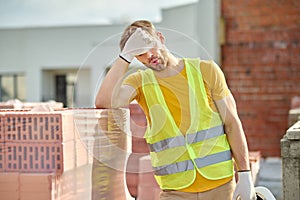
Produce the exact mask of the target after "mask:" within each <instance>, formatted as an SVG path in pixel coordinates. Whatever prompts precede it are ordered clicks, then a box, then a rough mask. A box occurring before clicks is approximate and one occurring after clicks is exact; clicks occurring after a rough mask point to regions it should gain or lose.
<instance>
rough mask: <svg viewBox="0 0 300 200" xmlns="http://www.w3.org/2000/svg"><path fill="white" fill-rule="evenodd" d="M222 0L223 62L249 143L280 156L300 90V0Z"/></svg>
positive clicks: (269, 154) (270, 153)
mask: <svg viewBox="0 0 300 200" xmlns="http://www.w3.org/2000/svg"><path fill="white" fill-rule="evenodd" d="M221 2H222V16H223V18H224V19H225V22H226V42H225V44H224V45H223V46H222V68H223V70H224V73H225V75H226V78H227V81H228V84H229V87H230V88H231V91H232V93H233V95H234V96H235V98H236V101H237V107H238V110H239V114H240V117H241V120H242V122H243V126H244V130H245V132H246V136H247V139H248V144H249V148H250V150H252V151H253V150H260V151H261V153H262V155H263V156H280V139H281V138H282V136H283V135H284V134H285V131H286V129H287V128H288V127H287V123H288V122H287V119H288V111H289V109H290V102H291V98H292V97H293V96H296V95H299V94H300V1H299V0H284V1H283V0H264V1H261V0H251V1H235V0H222V1H221Z"/></svg>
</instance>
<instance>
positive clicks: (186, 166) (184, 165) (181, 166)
mask: <svg viewBox="0 0 300 200" xmlns="http://www.w3.org/2000/svg"><path fill="white" fill-rule="evenodd" d="M228 160H231V151H230V150H227V151H222V152H219V153H215V154H210V155H208V156H205V157H203V158H197V159H195V163H196V165H197V167H198V168H201V167H206V166H209V165H213V164H216V163H220V162H224V161H228ZM194 168H195V167H194V164H193V161H191V160H186V161H182V162H177V163H174V164H170V165H165V166H160V167H154V174H155V175H156V176H163V175H168V174H175V173H179V172H184V171H187V170H193V169H194Z"/></svg>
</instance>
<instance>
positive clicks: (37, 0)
mask: <svg viewBox="0 0 300 200" xmlns="http://www.w3.org/2000/svg"><path fill="white" fill-rule="evenodd" d="M196 1H197V0H126V1H125V0H0V27H27V26H56V25H59V26H60V25H82V24H109V23H120V22H122V21H123V22H124V21H125V22H128V21H132V20H136V19H148V20H151V21H159V20H161V15H160V14H161V13H160V9H161V8H169V7H173V6H177V5H183V4H188V3H192V2H196Z"/></svg>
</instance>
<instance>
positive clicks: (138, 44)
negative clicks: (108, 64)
mask: <svg viewBox="0 0 300 200" xmlns="http://www.w3.org/2000/svg"><path fill="white" fill-rule="evenodd" d="M155 46H161V43H160V41H159V40H158V39H157V38H154V36H151V35H150V34H149V33H148V32H146V31H144V30H142V29H141V28H137V29H136V30H135V31H134V33H133V34H132V35H131V36H130V37H129V38H128V40H127V42H126V43H125V46H124V48H123V50H122V52H121V53H120V57H121V58H123V59H125V60H126V61H127V62H128V63H130V62H131V61H132V60H133V58H134V57H135V56H137V55H140V54H143V53H146V52H147V51H149V50H150V49H152V48H154V47H155Z"/></svg>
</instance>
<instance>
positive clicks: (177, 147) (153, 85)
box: [142, 59, 233, 190]
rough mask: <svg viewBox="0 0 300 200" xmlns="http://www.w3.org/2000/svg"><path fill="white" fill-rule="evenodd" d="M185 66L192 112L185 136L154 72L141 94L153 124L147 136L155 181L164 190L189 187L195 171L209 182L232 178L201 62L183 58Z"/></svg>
mask: <svg viewBox="0 0 300 200" xmlns="http://www.w3.org/2000/svg"><path fill="white" fill-rule="evenodd" d="M184 63H185V67H186V74H187V79H188V85H189V103H190V112H191V116H190V118H191V125H190V127H189V129H188V130H187V133H186V135H185V136H184V135H183V134H182V133H181V131H180V130H179V128H178V126H177V125H176V123H175V121H174V118H173V117H172V114H171V112H170V110H169V109H168V106H167V104H166V102H165V100H164V96H163V94H162V91H161V89H160V87H159V84H158V82H157V80H156V78H155V75H154V73H153V71H152V70H151V69H147V70H145V71H143V72H142V91H143V93H144V95H145V99H146V103H147V106H148V109H149V116H150V120H151V122H152V123H151V125H149V126H148V128H147V130H146V133H145V136H144V137H145V139H146V141H147V143H148V145H149V148H150V157H151V163H152V167H153V169H154V174H155V179H156V180H157V182H158V184H159V185H160V187H161V188H162V189H175V190H178V189H183V188H186V187H188V186H189V185H191V184H192V183H193V182H194V180H195V178H196V170H197V171H198V172H199V173H201V175H202V176H204V177H205V178H207V179H210V180H218V179H222V178H226V177H229V176H232V175H233V161H232V156H231V151H230V146H229V143H228V141H227V138H226V135H225V134H224V127H223V123H222V120H221V118H220V115H219V113H217V112H214V111H213V110H212V109H211V108H210V106H209V103H208V98H207V95H206V91H205V87H204V83H203V80H202V75H201V72H200V67H199V66H200V60H199V59H184ZM148 124H149V123H148Z"/></svg>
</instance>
